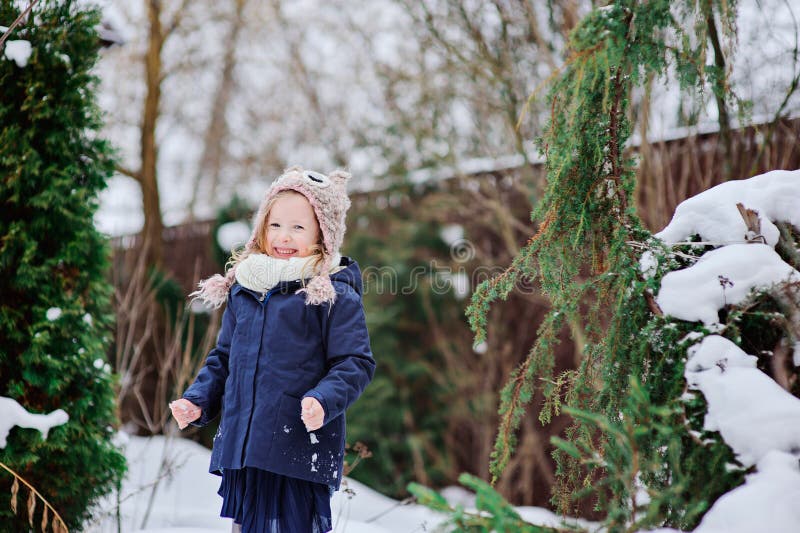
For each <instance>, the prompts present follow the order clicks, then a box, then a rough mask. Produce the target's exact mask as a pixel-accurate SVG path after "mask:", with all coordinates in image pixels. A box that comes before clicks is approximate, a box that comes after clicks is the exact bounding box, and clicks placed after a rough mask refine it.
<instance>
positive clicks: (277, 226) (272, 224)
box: [269, 222, 281, 228]
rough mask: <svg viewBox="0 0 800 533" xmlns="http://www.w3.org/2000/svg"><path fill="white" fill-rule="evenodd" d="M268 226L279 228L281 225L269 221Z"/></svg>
mask: <svg viewBox="0 0 800 533" xmlns="http://www.w3.org/2000/svg"><path fill="white" fill-rule="evenodd" d="M269 227H270V228H280V227H281V225H280V224H278V223H277V222H271V223H270V225H269Z"/></svg>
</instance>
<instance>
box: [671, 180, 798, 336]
mask: <svg viewBox="0 0 800 533" xmlns="http://www.w3.org/2000/svg"><path fill="white" fill-rule="evenodd" d="M798 190H800V180H798ZM798 205H800V204H798ZM783 282H789V283H791V282H800V272H798V271H797V270H795V269H794V268H792V267H791V266H789V265H788V264H786V263H785V262H784V261H783V259H781V257H780V256H779V255H778V254H777V253H776V252H775V251H774V250H773V249H772V248H771V247H770V246H767V245H765V244H732V245H730V246H725V247H722V248H718V249H716V250H711V251H710V252H707V253H706V254H704V255H703V256H702V257H701V258H700V260H699V261H697V263H695V264H694V265H692V266H690V267H688V268H684V269H683V270H676V271H673V272H670V273H669V274H667V275H666V276H664V278H663V279H662V280H661V290H660V291H659V292H658V296H657V297H656V303H657V304H658V306H659V307H660V308H661V310H662V311H663V312H664V313H665V314H667V315H671V316H673V317H675V318H679V319H681V320H688V321H697V320H699V321H702V322H703V323H704V324H706V325H711V324H715V323H717V322H719V316H718V314H717V312H718V311H719V309H722V308H723V307H725V306H726V305H735V304H738V303H741V302H742V301H744V300H745V298H747V296H748V295H749V294H750V291H751V290H753V289H755V290H764V289H768V288H770V287H772V286H774V285H777V284H780V283H783Z"/></svg>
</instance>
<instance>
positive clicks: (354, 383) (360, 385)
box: [304, 286, 375, 424]
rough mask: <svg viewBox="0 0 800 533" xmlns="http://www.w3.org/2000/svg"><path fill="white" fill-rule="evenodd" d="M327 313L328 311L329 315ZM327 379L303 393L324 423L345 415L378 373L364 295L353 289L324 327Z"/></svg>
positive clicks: (340, 297)
mask: <svg viewBox="0 0 800 533" xmlns="http://www.w3.org/2000/svg"><path fill="white" fill-rule="evenodd" d="M326 314H327V312H326ZM325 348H326V354H325V357H326V366H327V368H328V371H327V373H326V374H325V376H324V377H323V378H322V379H321V380H320V381H319V383H317V385H316V386H315V387H314V388H313V389H311V390H310V391H308V392H306V393H305V394H304V397H305V396H310V397H312V398H316V399H317V400H318V401H319V402H320V404H321V405H322V408H323V409H324V410H325V419H324V420H323V424H327V423H328V422H330V421H331V420H333V419H335V418H337V417H339V416H340V415H342V414H344V412H345V411H346V410H347V408H348V407H349V406H350V405H351V404H352V403H353V402H355V401H356V399H358V397H359V396H360V395H361V393H362V392H363V391H364V388H366V386H367V384H368V383H369V382H370V381H371V380H372V376H373V374H374V373H375V359H374V358H373V357H372V350H371V349H370V345H369V333H368V332H367V323H366V319H365V316H364V306H363V304H362V302H361V296H360V295H359V294H358V293H357V292H356V291H355V289H353V288H352V287H349V286H348V288H347V290H346V291H345V292H344V293H343V294H339V295H338V296H337V300H336V303H334V304H333V306H332V307H331V308H330V314H328V316H327V325H326V328H325Z"/></svg>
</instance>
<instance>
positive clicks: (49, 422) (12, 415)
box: [0, 396, 69, 448]
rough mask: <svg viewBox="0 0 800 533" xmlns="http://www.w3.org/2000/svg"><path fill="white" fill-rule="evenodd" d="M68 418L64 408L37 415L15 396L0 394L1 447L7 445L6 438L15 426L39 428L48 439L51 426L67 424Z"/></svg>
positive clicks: (43, 436)
mask: <svg viewBox="0 0 800 533" xmlns="http://www.w3.org/2000/svg"><path fill="white" fill-rule="evenodd" d="M68 420H69V415H68V414H67V412H66V411H64V410H63V409H56V410H55V411H53V412H52V413H49V414H46V415H37V414H34V413H29V412H28V411H27V410H26V409H25V408H24V407H22V406H21V405H20V404H19V403H18V402H17V401H16V400H14V399H13V398H6V397H5V396H0V448H5V447H6V442H7V440H6V439H8V434H9V433H10V432H11V428H13V427H14V426H19V427H22V428H31V429H38V430H39V431H40V432H41V433H42V438H44V439H46V438H47V434H48V433H49V432H50V429H51V428H53V427H55V426H60V425H61V424H66V423H67V421H68Z"/></svg>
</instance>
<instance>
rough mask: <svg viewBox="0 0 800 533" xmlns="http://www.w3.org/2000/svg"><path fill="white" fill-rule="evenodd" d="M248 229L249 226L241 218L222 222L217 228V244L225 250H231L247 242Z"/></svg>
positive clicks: (248, 236)
mask: <svg viewBox="0 0 800 533" xmlns="http://www.w3.org/2000/svg"><path fill="white" fill-rule="evenodd" d="M250 231H251V230H250V226H249V225H248V224H247V223H246V222H242V221H241V220H236V221H233V222H228V223H227V224H222V225H221V226H220V227H219V229H217V245H219V247H220V248H222V249H223V250H225V251H230V250H233V249H234V248H237V247H239V246H242V245H244V244H245V243H246V242H247V240H248V239H249V238H250Z"/></svg>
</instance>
